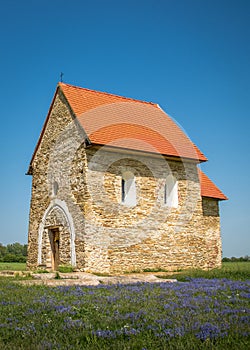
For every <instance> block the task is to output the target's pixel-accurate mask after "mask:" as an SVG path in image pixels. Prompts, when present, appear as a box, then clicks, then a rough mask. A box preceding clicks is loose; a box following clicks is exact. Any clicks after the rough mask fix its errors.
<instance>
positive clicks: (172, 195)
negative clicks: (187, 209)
mask: <svg viewBox="0 0 250 350" xmlns="http://www.w3.org/2000/svg"><path fill="white" fill-rule="evenodd" d="M164 205H166V206H167V207H170V208H177V207H178V181H177V180H176V178H175V177H174V176H173V175H168V176H167V178H166V182H165V185H164Z"/></svg>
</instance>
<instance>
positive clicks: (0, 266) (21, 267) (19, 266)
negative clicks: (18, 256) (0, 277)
mask: <svg viewBox="0 0 250 350" xmlns="http://www.w3.org/2000/svg"><path fill="white" fill-rule="evenodd" d="M3 270H9V271H25V270H26V264H25V263H16V262H0V271H3Z"/></svg>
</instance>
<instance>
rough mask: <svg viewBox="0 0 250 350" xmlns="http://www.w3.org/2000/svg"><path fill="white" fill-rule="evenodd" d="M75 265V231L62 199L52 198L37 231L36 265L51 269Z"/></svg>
mask: <svg viewBox="0 0 250 350" xmlns="http://www.w3.org/2000/svg"><path fill="white" fill-rule="evenodd" d="M60 264H62V265H65V264H67V265H69V264H70V265H72V266H75V265H76V256H75V231H74V225H73V220H72V217H71V215H70V213H69V211H68V208H67V205H66V203H65V202H64V201H60V200H53V202H52V203H51V204H50V205H49V207H48V208H47V210H46V211H45V213H44V216H43V219H42V222H41V224H40V226H39V233H38V265H40V266H43V267H45V268H46V269H51V270H53V271H55V270H57V269H58V266H59V265H60Z"/></svg>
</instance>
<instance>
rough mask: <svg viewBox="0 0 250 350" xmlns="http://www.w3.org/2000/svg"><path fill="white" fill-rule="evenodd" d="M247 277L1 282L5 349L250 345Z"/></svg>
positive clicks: (0, 345)
mask: <svg viewBox="0 0 250 350" xmlns="http://www.w3.org/2000/svg"><path fill="white" fill-rule="evenodd" d="M249 348H250V280H246V281H232V280H229V279H204V278H196V279H190V280H189V281H186V282H175V283H155V284H151V283H143V284H142V283H140V284H134V285H133V284H132V285H110V286H108V285H99V286H95V287H94V286H92V287H86V286H84V287H83V286H71V287H70V286H57V287H45V286H34V285H33V286H25V285H21V284H19V283H17V282H14V281H7V280H1V281H0V349H12V350H13V349H41V350H42V349H140V350H146V349H147V350H149V349H185V350H186V349H223V350H224V349H244V350H245V349H249Z"/></svg>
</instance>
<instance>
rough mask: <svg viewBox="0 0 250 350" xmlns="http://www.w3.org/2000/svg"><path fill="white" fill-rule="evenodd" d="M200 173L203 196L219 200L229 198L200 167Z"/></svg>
mask: <svg viewBox="0 0 250 350" xmlns="http://www.w3.org/2000/svg"><path fill="white" fill-rule="evenodd" d="M198 174H199V178H200V184H201V196H202V197H211V198H216V199H218V200H226V199H228V198H227V197H226V196H225V195H224V194H223V193H222V192H221V190H220V189H219V188H218V187H217V186H216V185H215V184H214V183H213V182H212V181H211V180H210V179H209V178H208V177H207V175H205V174H204V173H203V172H202V171H201V170H200V169H198Z"/></svg>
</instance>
